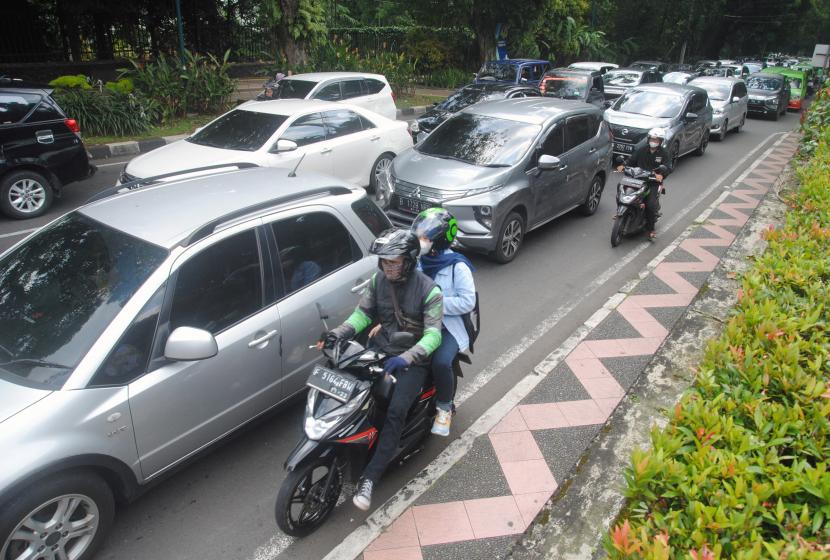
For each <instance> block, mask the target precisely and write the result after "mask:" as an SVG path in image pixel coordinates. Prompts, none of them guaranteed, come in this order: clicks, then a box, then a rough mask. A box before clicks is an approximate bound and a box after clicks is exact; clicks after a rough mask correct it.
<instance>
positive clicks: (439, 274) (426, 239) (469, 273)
mask: <svg viewBox="0 0 830 560" xmlns="http://www.w3.org/2000/svg"><path fill="white" fill-rule="evenodd" d="M412 231H413V232H414V233H415V235H417V236H418V239H419V240H420V243H421V259H420V262H419V268H420V270H422V271H423V272H424V274H426V275H427V276H429V277H430V278H432V279H433V280H435V282H436V284H438V286H439V287H440V288H441V292H442V294H443V296H444V321H443V327H442V329H441V346H439V347H438V349H437V350H436V351H435V352H434V353H433V354H432V378H433V380H434V381H435V387H436V391H437V395H436V408H437V411H436V415H435V421H434V423H433V425H432V433H433V434H436V435H439V436H448V435H450V422H451V421H452V404H453V403H452V400H453V394H454V392H455V391H454V388H455V372H453V367H452V364H453V360H454V359H455V356H456V354H458V353H459V352H463V351H465V350H467V348H468V346H469V343H470V339H469V336H468V335H467V329H466V327H465V326H464V321H463V319H462V316H463V315H465V314H467V313H470V312H471V311H472V310H473V309H474V308H475V303H476V288H475V283H474V282H473V270H475V269H474V268H473V264H472V263H471V262H470V260H469V259H468V258H467V257H465V256H464V255H462V254H460V253H456V252H455V251H453V250H452V249H450V245H451V244H452V242H453V240H454V239H455V236H456V235H457V234H458V224H457V223H456V220H455V218H454V217H453V216H452V214H450V213H449V212H447V211H446V210H445V209H443V208H430V209H428V210H424V211H423V212H421V213H420V214H418V217H417V218H415V221H414V222H413V223H412Z"/></svg>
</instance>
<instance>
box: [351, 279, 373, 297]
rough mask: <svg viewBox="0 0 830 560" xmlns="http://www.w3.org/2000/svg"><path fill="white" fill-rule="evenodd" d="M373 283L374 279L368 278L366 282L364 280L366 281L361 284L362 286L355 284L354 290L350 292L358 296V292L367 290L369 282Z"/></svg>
mask: <svg viewBox="0 0 830 560" xmlns="http://www.w3.org/2000/svg"><path fill="white" fill-rule="evenodd" d="M371 281H372V279H371V278H367V279H366V280H364V281H363V282H361V283H360V284H355V286H354V288H352V289H351V290H350V291H351V292H352V293H353V294H356V293H358V292H362V291H363V288H365V287H366V286H368V285H369V282H371Z"/></svg>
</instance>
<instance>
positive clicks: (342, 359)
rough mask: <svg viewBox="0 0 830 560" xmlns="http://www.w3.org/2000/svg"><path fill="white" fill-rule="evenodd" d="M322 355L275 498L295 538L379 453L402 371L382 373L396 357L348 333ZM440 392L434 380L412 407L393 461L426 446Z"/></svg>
mask: <svg viewBox="0 0 830 560" xmlns="http://www.w3.org/2000/svg"><path fill="white" fill-rule="evenodd" d="M414 338H415V337H414V335H412V334H411V333H405V332H401V333H395V334H393V335H392V336H391V343H392V345H393V346H396V347H398V346H400V347H406V346H411V345H412V344H414V343H415V340H414ZM323 354H324V355H325V357H326V359H327V362H326V366H321V365H316V366H315V367H314V369H313V370H312V372H311V375H310V376H309V378H308V381H307V383H306V384H307V385H308V387H309V391H308V396H307V399H306V408H305V416H304V422H303V426H304V432H305V434H304V436H303V438H302V439H301V440H300V442H299V443H297V445H296V446H295V447H294V450H293V451H292V452H291V453H290V454H289V456H288V458H287V459H286V461H285V465H284V467H285V469H286V470H287V471H288V475H287V476H286V478H285V480H284V481H283V483H282V485H281V487H280V490H279V493H278V495H277V502H276V505H275V516H276V521H277V525H278V526H279V528H280V529H281V530H282V531H283V532H284V533H286V534H288V535H291V536H296V537H302V536H306V535H308V534H310V533H312V532H313V531H315V530H316V529H317V528H318V527H320V526H321V525H322V524H323V522H324V521H325V520H326V519H327V518H328V516H329V515H330V514H331V512H332V511H333V510H334V507H335V506H336V505H337V502H338V499H339V497H340V494H341V492H342V490H343V486H344V483H345V480H346V479H347V477H348V478H349V479H350V480H351V481H352V482H356V480H357V478H358V476H359V475H360V473H361V472H362V471H363V468H364V467H365V465H366V464H367V463H368V461H369V459H371V456H372V453H373V452H374V449H375V443H376V442H377V438H378V436H379V434H380V431H381V429H382V428H383V422H384V420H385V418H386V406H387V405H388V403H389V402H390V399H391V396H392V392H393V391H394V384H395V378H394V377H393V376H391V375H384V373H383V363H384V362H385V361H386V360H387V358H391V356H389V355H387V354H385V353H384V352H382V351H380V350H377V349H371V348H366V347H364V346H363V345H361V344H360V343H358V342H356V341H354V340H343V341H338V343H336V344H335V345H334V346H333V347H332V348H324V349H323ZM461 361H464V362H466V363H470V359H469V357H468V356H466V355H465V354H459V355H458V356H456V359H455V362H454V363H453V370H454V371H455V378H456V381H457V378H458V377H461V369H460V364H459V362H461ZM404 375H405V374H404ZM456 385H457V383H456ZM435 396H436V389H435V386H434V385H433V383H432V381H431V380H429V379H428V380H427V381H426V383H425V387H423V388H422V390H421V392H420V394H419V396H418V398H417V399H416V400H415V402H414V403H413V404H412V407H411V408H410V410H409V413H408V415H407V419H406V422H405V425H404V429H403V432H402V433H401V440H400V444H399V447H398V450H397V453H396V454H395V457H394V458H393V460H392V461H391V462H390V464H394V463H398V464H400V463H403V462H404V461H406V460H407V459H408V458H409V457H411V456H412V455H414V454H416V453H417V452H418V451H420V450H421V448H422V444H423V441H424V440H425V439H426V437H427V436H428V435H429V433H430V429H431V427H432V422H433V419H434V417H435Z"/></svg>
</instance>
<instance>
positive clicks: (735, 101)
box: [732, 95, 741, 103]
mask: <svg viewBox="0 0 830 560" xmlns="http://www.w3.org/2000/svg"><path fill="white" fill-rule="evenodd" d="M740 101H741V98H740V97H738V96H737V95H736V96H735V97H733V98H732V103H740Z"/></svg>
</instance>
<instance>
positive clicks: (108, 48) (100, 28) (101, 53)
mask: <svg viewBox="0 0 830 560" xmlns="http://www.w3.org/2000/svg"><path fill="white" fill-rule="evenodd" d="M92 21H93V26H94V28H95V54H96V56H97V58H98V60H112V59H113V58H114V56H113V52H112V42H111V41H110V33H109V24H110V22H109V18H107V17H106V16H105V15H104V14H102V13H100V12H99V13H96V14H95V15H94V16H93V18H92Z"/></svg>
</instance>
